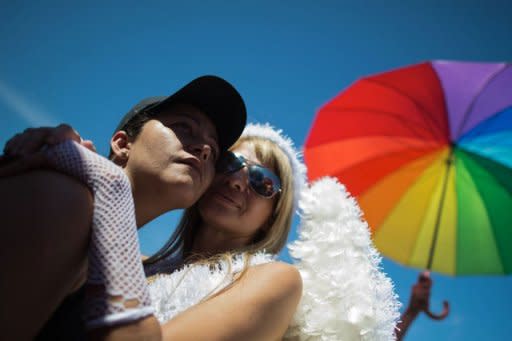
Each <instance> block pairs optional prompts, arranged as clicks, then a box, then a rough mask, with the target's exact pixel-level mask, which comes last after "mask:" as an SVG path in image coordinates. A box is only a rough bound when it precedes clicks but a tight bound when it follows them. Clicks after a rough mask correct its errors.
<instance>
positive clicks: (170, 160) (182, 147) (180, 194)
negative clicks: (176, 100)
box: [125, 104, 219, 208]
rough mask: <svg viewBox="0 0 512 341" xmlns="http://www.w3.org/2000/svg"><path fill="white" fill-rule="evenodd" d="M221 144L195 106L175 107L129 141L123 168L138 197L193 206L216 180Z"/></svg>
mask: <svg viewBox="0 0 512 341" xmlns="http://www.w3.org/2000/svg"><path fill="white" fill-rule="evenodd" d="M217 141H218V138H217V132H216V129H215V126H214V125H213V123H212V122H211V121H210V119H209V118H208V117H207V116H206V115H205V114H204V113H203V112H201V111H200V110H199V109H197V108H196V107H194V106H191V105H186V104H177V105H173V106H171V107H169V108H168V109H165V110H163V111H162V112H161V113H159V114H158V115H156V116H155V118H154V119H151V120H149V121H148V122H146V123H145V124H144V126H143V127H142V130H141V132H140V133H139V135H138V136H137V138H136V139H135V141H133V142H131V145H130V151H129V157H128V161H127V164H126V168H125V169H126V173H127V175H128V177H130V179H131V180H132V184H133V193H134V197H135V198H136V199H137V196H138V194H140V193H144V195H143V197H144V200H145V201H146V202H148V201H150V202H153V204H154V205H156V206H162V205H163V206H169V205H170V206H169V208H184V207H189V206H191V205H192V204H193V203H195V202H196V201H197V200H198V199H199V197H200V196H201V195H202V194H203V193H204V192H205V191H206V189H207V188H208V186H209V185H210V183H211V182H212V180H213V176H214V175H215V163H216V160H217V158H218V155H219V147H218V144H217ZM150 197H151V198H150ZM173 206H175V207H173Z"/></svg>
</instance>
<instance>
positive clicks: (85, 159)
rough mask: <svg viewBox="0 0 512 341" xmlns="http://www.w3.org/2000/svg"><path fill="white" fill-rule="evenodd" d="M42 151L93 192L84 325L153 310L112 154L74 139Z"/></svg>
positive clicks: (125, 190)
mask: <svg viewBox="0 0 512 341" xmlns="http://www.w3.org/2000/svg"><path fill="white" fill-rule="evenodd" d="M46 153H47V156H48V161H49V162H50V164H51V165H52V167H53V168H54V169H56V170H58V171H60V172H63V173H65V174H68V175H70V176H72V177H74V178H77V179H78V180H80V181H81V182H83V183H84V184H86V185H87V186H88V187H89V188H90V189H91V190H92V192H93V196H94V211H93V219H92V230H91V241H90V244H89V266H88V276H87V282H86V285H87V287H88V289H93V290H86V292H87V294H86V299H85V300H86V302H85V304H84V307H85V311H84V320H85V323H86V327H87V328H96V327H100V326H105V325H113V324H118V323H125V322H129V321H134V320H137V319H140V318H142V317H145V316H148V315H150V314H152V313H153V309H152V307H151V301H150V296H149V291H148V288H147V283H146V278H145V276H144V269H143V266H142V262H141V253H140V247H139V238H138V236H137V226H136V223H135V211H134V205H133V197H132V192H131V186H130V182H129V180H128V178H127V177H126V175H125V174H124V172H123V171H122V169H121V168H120V167H118V166H116V165H115V164H114V163H112V162H111V161H110V160H108V159H106V158H104V157H102V156H100V155H98V154H96V153H94V152H92V151H90V150H88V149H87V148H85V147H83V146H81V145H79V144H78V143H75V142H72V141H65V142H63V143H61V144H58V145H56V146H53V147H50V148H48V149H47V150H46ZM70 228H72V226H70Z"/></svg>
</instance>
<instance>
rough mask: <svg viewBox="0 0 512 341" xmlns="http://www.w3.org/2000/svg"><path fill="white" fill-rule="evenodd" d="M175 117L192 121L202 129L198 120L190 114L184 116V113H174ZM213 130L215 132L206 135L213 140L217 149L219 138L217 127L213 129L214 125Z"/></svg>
mask: <svg viewBox="0 0 512 341" xmlns="http://www.w3.org/2000/svg"><path fill="white" fill-rule="evenodd" d="M176 116H182V117H186V118H189V119H191V120H192V121H194V122H195V123H196V124H197V125H198V126H199V127H200V128H202V126H201V121H200V120H199V119H197V117H194V116H192V115H190V114H184V113H176ZM214 128H215V132H214V133H213V134H208V137H209V138H211V139H213V140H215V143H216V144H217V147H218V145H219V137H218V136H217V127H215V125H214Z"/></svg>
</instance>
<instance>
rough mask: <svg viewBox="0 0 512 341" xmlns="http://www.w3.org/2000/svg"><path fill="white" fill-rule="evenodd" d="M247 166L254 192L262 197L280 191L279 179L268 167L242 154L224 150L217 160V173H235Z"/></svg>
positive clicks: (267, 196) (270, 196)
mask: <svg viewBox="0 0 512 341" xmlns="http://www.w3.org/2000/svg"><path fill="white" fill-rule="evenodd" d="M244 167H247V170H248V173H249V185H250V187H251V188H252V190H253V191H254V192H256V193H257V194H259V195H261V196H262V197H264V198H272V197H273V196H274V195H276V194H277V193H279V192H281V181H280V180H279V178H278V177H277V175H275V174H274V172H272V171H271V170H270V169H268V168H266V167H263V166H260V165H257V164H254V163H251V162H250V161H247V159H246V158H244V157H243V156H242V155H237V154H235V153H233V152H225V153H224V154H223V155H222V156H221V158H220V159H219V160H218V161H217V172H218V173H226V174H230V173H235V172H237V171H239V170H240V169H242V168H244Z"/></svg>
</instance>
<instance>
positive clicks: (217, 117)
mask: <svg viewBox="0 0 512 341" xmlns="http://www.w3.org/2000/svg"><path fill="white" fill-rule="evenodd" d="M175 103H184V104H190V105H193V106H195V107H197V108H198V109H200V110H201V111H202V112H203V113H204V114H205V115H206V116H208V117H209V118H210V120H211V121H212V122H213V124H214V125H215V127H216V128H217V134H218V137H219V147H220V148H221V150H226V149H228V148H229V147H230V146H231V145H233V143H235V142H236V140H238V138H239V137H240V135H241V134H242V131H243V130H244V127H245V124H246V121H247V112H246V108H245V103H244V101H243V99H242V96H240V94H239V93H238V91H237V90H236V89H235V88H234V87H233V86H232V85H231V84H230V83H228V82H227V81H226V80H224V79H222V78H220V77H217V76H202V77H199V78H196V79H194V80H193V81H191V82H190V83H188V84H187V85H185V86H184V87H183V88H181V89H180V90H178V91H177V92H175V93H174V94H173V95H171V96H169V97H167V98H165V99H163V100H162V101H160V102H158V103H155V104H153V105H151V106H149V107H148V108H147V110H154V109H158V110H160V109H161V108H163V107H165V106H167V105H170V104H175Z"/></svg>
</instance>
